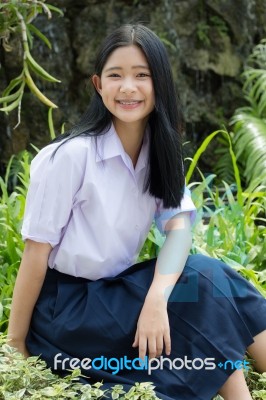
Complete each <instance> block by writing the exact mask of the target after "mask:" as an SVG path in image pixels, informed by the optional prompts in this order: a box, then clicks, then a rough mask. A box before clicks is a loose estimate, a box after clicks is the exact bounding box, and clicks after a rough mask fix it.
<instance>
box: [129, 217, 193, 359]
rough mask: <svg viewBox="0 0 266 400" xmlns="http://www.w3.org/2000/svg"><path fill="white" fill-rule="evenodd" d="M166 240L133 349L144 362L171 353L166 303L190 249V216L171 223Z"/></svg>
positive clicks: (141, 314) (143, 309)
mask: <svg viewBox="0 0 266 400" xmlns="http://www.w3.org/2000/svg"><path fill="white" fill-rule="evenodd" d="M166 231H167V236H166V240H165V243H164V245H163V247H162V249H161V251H160V254H159V256H158V258H157V263H156V266H155V273H154V278H153V281H152V283H151V286H150V289H149V291H148V293H147V296H146V299H145V302H144V305H143V308H142V311H141V313H140V317H139V320H138V326H137V332H136V336H135V340H134V343H133V347H136V346H139V357H140V358H142V359H143V358H144V356H145V355H146V351H147V347H148V349H149V357H150V358H153V357H155V356H157V357H158V356H159V355H161V353H162V350H163V345H165V352H166V354H167V355H169V354H170V352H171V339H170V329H169V322H168V314H167V300H168V298H169V296H170V294H171V292H172V290H173V288H174V285H175V284H176V282H177V280H178V278H179V277H180V275H181V273H182V271H183V269H184V266H185V263H186V260H187V257H188V255H189V251H190V248H191V242H192V234H191V226H190V215H189V213H186V212H184V213H180V214H178V215H177V216H175V217H173V218H172V219H171V220H169V221H168V223H167V225H166Z"/></svg>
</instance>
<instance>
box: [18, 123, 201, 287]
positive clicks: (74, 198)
mask: <svg viewBox="0 0 266 400" xmlns="http://www.w3.org/2000/svg"><path fill="white" fill-rule="evenodd" d="M149 135H150V132H149V129H146V132H145V135H144V138H143V143H142V147H141V151H140V154H139V157H138V161H137V164H136V166H135V168H134V167H133V164H132V160H131V158H130V157H129V156H128V154H127V153H126V152H125V150H124V147H123V145H122V143H121V141H120V138H119V136H118V135H117V133H116V131H115V128H114V126H113V125H111V128H110V129H109V131H108V132H107V133H106V134H105V135H101V136H99V137H98V138H97V147H96V146H95V140H94V138H91V137H84V136H83V137H81V136H80V137H77V138H74V139H72V140H70V141H68V142H66V143H64V144H63V145H62V146H61V147H60V148H59V149H58V151H57V152H56V154H55V157H54V160H53V161H52V160H51V155H52V153H53V152H54V150H55V149H56V148H57V147H58V146H59V145H60V143H53V144H51V145H48V146H46V147H45V148H43V149H42V150H41V151H40V152H39V153H38V154H37V156H36V157H35V158H34V159H33V161H32V163H31V170H30V186H29V189H28V194H27V200H26V208H25V214H24V220H23V224H22V230H21V233H22V238H23V239H24V240H25V239H27V238H28V239H32V240H34V241H36V242H41V243H50V244H51V246H52V247H53V248H52V251H51V253H50V256H49V259H48V266H49V267H50V268H55V269H56V270H58V271H60V272H63V273H65V274H69V275H73V276H76V277H84V278H87V279H90V280H97V279H100V278H103V277H112V276H116V275H117V274H119V273H120V272H122V271H124V270H125V269H127V268H128V267H129V266H131V265H133V264H134V263H135V262H136V260H137V257H138V254H139V252H140V250H141V248H142V245H143V243H144V241H145V239H146V237H147V234H148V232H149V230H150V227H151V224H152V222H153V220H154V218H155V222H156V223H157V226H158V227H159V229H160V230H161V232H163V231H164V227H165V224H166V223H167V221H168V220H169V219H170V218H171V217H173V216H174V215H176V214H178V213H180V212H183V211H190V212H191V219H192V220H193V219H194V214H195V206H194V204H193V202H192V200H191V197H190V192H189V190H188V189H187V188H186V190H185V193H184V197H183V199H182V202H181V207H180V208H170V209H164V208H163V205H162V201H161V200H159V199H156V198H155V197H153V196H151V195H150V194H149V193H148V192H145V193H143V190H142V189H143V184H144V180H145V173H146V171H147V168H148V162H147V160H148V152H149Z"/></svg>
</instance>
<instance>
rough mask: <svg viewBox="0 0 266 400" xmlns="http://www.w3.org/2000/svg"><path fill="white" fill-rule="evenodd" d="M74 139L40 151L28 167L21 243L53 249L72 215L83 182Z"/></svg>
mask: <svg viewBox="0 0 266 400" xmlns="http://www.w3.org/2000/svg"><path fill="white" fill-rule="evenodd" d="M71 142H73V140H71V141H69V142H67V143H66V144H63V145H62V146H61V147H60V148H59V149H58V150H57V152H56V153H55V156H54V158H53V159H51V156H52V154H53V152H54V150H55V149H56V146H58V144H56V146H55V144H51V145H49V146H47V147H45V148H44V149H42V150H41V151H40V152H39V153H38V154H37V156H36V157H35V158H34V159H33V161H32V163H31V168H30V185H29V189H28V193H27V198H26V207H25V213H24V219H23V224H22V229H21V234H22V238H23V240H25V239H32V240H35V241H37V242H41V243H50V244H51V246H52V247H54V246H56V245H57V244H58V243H59V242H60V239H61V236H62V233H63V230H64V228H65V227H66V226H67V224H68V221H69V219H70V216H71V211H72V207H73V201H74V198H75V194H76V193H77V191H78V189H79V187H80V185H81V180H82V166H81V162H80V157H78V154H77V145H76V143H71Z"/></svg>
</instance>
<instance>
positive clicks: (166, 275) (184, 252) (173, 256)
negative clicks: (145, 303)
mask: <svg viewBox="0 0 266 400" xmlns="http://www.w3.org/2000/svg"><path fill="white" fill-rule="evenodd" d="M166 229H167V231H168V233H167V237H166V240H165V243H164V245H163V246H162V248H161V251H160V253H159V255H158V258H157V262H156V266H155V273H154V278H153V281H152V284H151V286H150V289H149V292H148V297H156V296H159V297H161V296H163V297H164V299H165V300H166V301H167V300H168V298H169V296H170V294H171V292H172V289H173V287H174V285H175V284H176V282H177V280H178V279H179V277H180V275H181V273H182V271H183V269H184V266H185V263H186V260H187V257H188V255H189V251H190V248H191V243H192V233H191V226H190V216H189V213H182V214H180V216H178V217H174V218H173V219H171V220H170V221H169V222H168V224H167V225H166Z"/></svg>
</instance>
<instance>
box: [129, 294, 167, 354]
mask: <svg viewBox="0 0 266 400" xmlns="http://www.w3.org/2000/svg"><path fill="white" fill-rule="evenodd" d="M132 346H133V347H137V346H138V347H139V358H141V359H142V360H144V357H145V355H146V353H147V350H148V351H149V358H154V357H159V356H160V355H161V354H162V351H163V347H165V353H166V354H167V355H170V352H171V338H170V327H169V320H168V313H167V302H166V300H165V298H164V296H163V295H158V293H156V292H155V293H148V295H147V297H146V299H145V302H144V304H143V307H142V310H141V313H140V316H139V319H138V324H137V331H136V334H135V340H134V343H133V345H132Z"/></svg>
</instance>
